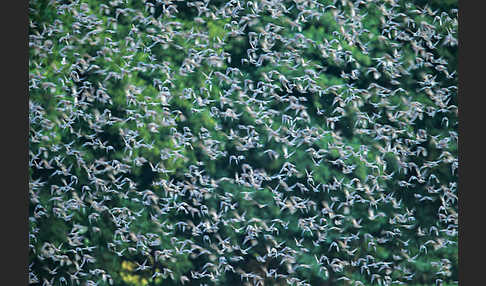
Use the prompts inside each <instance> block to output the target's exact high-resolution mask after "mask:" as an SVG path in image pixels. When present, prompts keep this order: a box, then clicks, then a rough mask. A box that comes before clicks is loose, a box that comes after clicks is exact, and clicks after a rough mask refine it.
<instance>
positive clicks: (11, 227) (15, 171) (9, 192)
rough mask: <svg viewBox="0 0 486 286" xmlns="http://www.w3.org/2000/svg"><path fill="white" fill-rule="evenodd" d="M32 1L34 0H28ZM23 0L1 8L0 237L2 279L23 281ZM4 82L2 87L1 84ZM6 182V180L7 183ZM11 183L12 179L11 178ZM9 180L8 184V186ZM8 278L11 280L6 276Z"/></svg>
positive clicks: (25, 23)
mask: <svg viewBox="0 0 486 286" xmlns="http://www.w3.org/2000/svg"><path fill="white" fill-rule="evenodd" d="M31 1H34V0H31ZM28 3H29V2H28V0H27V1H25V0H24V1H18V0H17V1H8V2H4V3H2V4H3V7H2V8H3V9H2V12H3V13H2V14H3V15H2V17H1V21H2V22H1V25H2V27H3V29H2V41H1V42H2V44H1V47H2V58H3V61H2V70H3V74H2V77H1V78H2V79H3V80H2V89H1V91H2V101H1V103H2V104H0V106H1V107H3V110H2V111H1V112H0V114H1V116H2V118H1V120H2V123H3V125H4V129H3V130H2V133H3V134H2V135H3V136H1V138H2V140H1V142H2V145H3V146H2V150H3V151H4V154H6V155H7V156H3V158H2V160H1V162H2V165H3V166H4V167H5V168H2V169H3V170H2V174H3V176H2V177H3V180H2V181H3V183H2V188H1V190H2V200H1V202H2V203H3V207H2V208H1V211H2V217H3V218H4V220H3V221H4V223H3V224H2V226H1V227H2V228H1V232H0V237H1V243H2V245H3V247H4V249H6V250H7V252H6V253H5V252H3V255H2V260H3V262H4V263H2V264H3V265H4V266H3V267H2V273H3V275H2V276H3V277H2V280H4V281H2V282H1V284H3V285H29V284H28V283H29V281H28V272H29V271H28V257H29V247H28V231H29V228H28V217H29V214H28V213H29V209H28V206H29V199H28V142H29V141H28V135H29V132H28V130H29V113H28V112H29V109H28V92H29V90H28V71H29V69H28V67H29V56H28V53H29V44H28V24H29V20H28ZM5 87H7V88H5ZM5 183H8V186H7V184H5ZM11 183H12V184H11ZM11 185H13V186H11ZM10 278H13V282H10V281H5V280H7V279H8V280H10Z"/></svg>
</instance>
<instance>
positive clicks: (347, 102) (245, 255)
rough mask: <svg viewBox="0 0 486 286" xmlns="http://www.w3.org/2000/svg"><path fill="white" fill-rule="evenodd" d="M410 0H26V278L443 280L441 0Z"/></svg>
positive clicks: (446, 257) (453, 202)
mask: <svg viewBox="0 0 486 286" xmlns="http://www.w3.org/2000/svg"><path fill="white" fill-rule="evenodd" d="M422 2H424V3H425V2H426V1H396V0H388V1H385V0H367V1H364V0H360V1H351V0H342V1H341V0H339V1H336V0H335V1H324V0H322V1H313V0H294V1H278V0H270V1H265V0H262V1H260V0H255V1H243V0H231V1H209V0H206V1H172V0H152V1H150V0H147V1H141V0H132V1H128V0H127V1H125V0H123V1H121V0H112V1H94V0H90V1H66V0H64V1H61V0H51V1H35V0H32V1H30V4H29V17H30V24H29V47H30V55H29V59H30V62H29V71H30V75H29V92H30V94H29V113H30V131H29V132H30V133H29V143H30V147H29V155H30V159H29V176H30V180H29V198H30V204H29V205H30V215H29V227H30V231H29V249H30V257H29V281H30V283H31V284H35V285H87V286H89V285H398V284H407V285H418V284H421V285H423V284H426V285H451V284H457V230H458V214H457V211H458V197H457V195H458V191H457V168H458V155H457V140H458V136H457V124H458V120H457V114H458V108H457V74H456V63H457V45H458V41H457V37H456V36H457V28H458V23H457V12H458V11H457V8H456V6H457V3H456V2H455V1H432V2H430V3H431V4H429V6H428V5H424V3H422ZM438 2H440V3H442V4H443V6H437V5H436V4H434V3H438ZM434 5H435V6H434Z"/></svg>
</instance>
